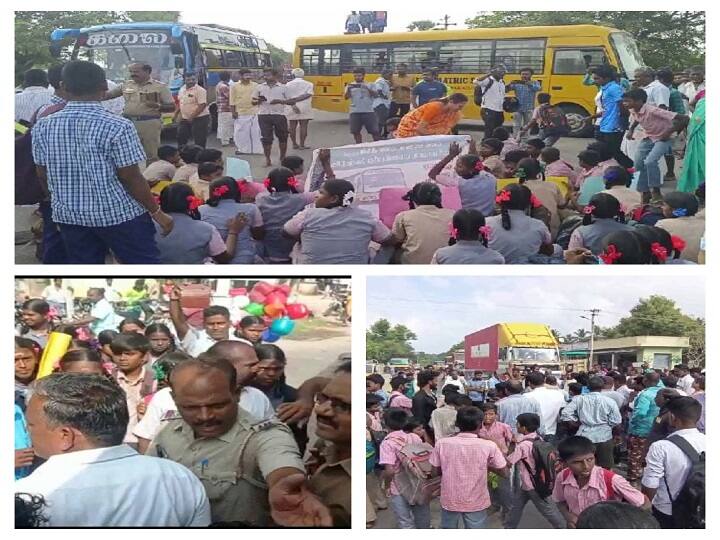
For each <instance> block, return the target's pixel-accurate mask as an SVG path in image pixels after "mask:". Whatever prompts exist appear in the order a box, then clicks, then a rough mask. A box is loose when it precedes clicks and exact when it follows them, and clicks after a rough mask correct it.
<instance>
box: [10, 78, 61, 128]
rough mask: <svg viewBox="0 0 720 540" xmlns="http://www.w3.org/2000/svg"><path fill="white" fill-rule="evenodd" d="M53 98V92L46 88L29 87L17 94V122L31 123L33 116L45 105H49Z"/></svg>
mask: <svg viewBox="0 0 720 540" xmlns="http://www.w3.org/2000/svg"><path fill="white" fill-rule="evenodd" d="M51 98H52V90H50V89H49V88H46V87H44V86H28V87H27V88H25V89H24V90H23V91H22V92H20V93H19V94H15V121H16V122H19V121H20V120H24V121H26V122H30V120H32V117H33V115H34V114H35V113H36V112H37V110H38V109H39V108H40V107H42V106H43V105H48V104H49V103H50V99H51Z"/></svg>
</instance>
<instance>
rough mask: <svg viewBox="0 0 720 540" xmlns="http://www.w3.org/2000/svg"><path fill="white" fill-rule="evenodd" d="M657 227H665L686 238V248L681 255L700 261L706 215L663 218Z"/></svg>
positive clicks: (672, 233) (689, 259)
mask: <svg viewBox="0 0 720 540" xmlns="http://www.w3.org/2000/svg"><path fill="white" fill-rule="evenodd" d="M655 226H656V227H660V228H661V229H665V230H666V231H667V232H669V233H670V234H671V235H675V236H679V237H680V238H682V239H683V240H685V249H683V251H682V254H681V255H680V258H681V259H684V260H686V261H692V262H694V263H697V262H698V256H699V254H700V241H701V240H702V237H703V236H704V235H705V216H704V215H701V216H698V215H694V216H688V217H679V218H673V219H661V220H660V221H658V222H657V223H656V224H655Z"/></svg>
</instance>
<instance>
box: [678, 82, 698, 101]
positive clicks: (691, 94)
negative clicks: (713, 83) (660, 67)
mask: <svg viewBox="0 0 720 540" xmlns="http://www.w3.org/2000/svg"><path fill="white" fill-rule="evenodd" d="M680 86H681V87H683V89H682V90H680V87H678V90H680V93H682V94H685V95H686V96H687V98H688V101H692V100H693V99H695V96H696V95H697V93H698V92H699V91H700V90H704V89H705V83H704V82H701V83H700V84H698V85H697V86H695V83H694V82H692V81H689V82H686V83H685V85H684V86H683V85H680Z"/></svg>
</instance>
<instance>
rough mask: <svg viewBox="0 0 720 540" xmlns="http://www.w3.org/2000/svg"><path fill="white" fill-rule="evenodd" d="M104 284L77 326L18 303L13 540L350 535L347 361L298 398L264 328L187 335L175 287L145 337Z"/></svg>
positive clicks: (201, 326) (228, 324) (39, 306)
mask: <svg viewBox="0 0 720 540" xmlns="http://www.w3.org/2000/svg"><path fill="white" fill-rule="evenodd" d="M108 281H110V283H108V288H107V289H104V288H91V289H89V290H88V291H87V299H86V300H84V301H83V303H89V304H90V306H89V310H87V311H84V312H82V313H78V312H76V313H75V314H74V315H72V314H71V313H66V314H65V315H61V314H60V313H59V312H58V311H57V310H56V309H55V307H53V305H51V301H50V299H49V297H48V300H45V299H42V298H27V295H24V297H25V299H22V298H21V299H20V300H22V303H21V305H20V306H19V317H18V327H17V328H16V337H15V480H16V482H15V493H16V497H15V508H16V526H17V527H37V526H50V527H62V526H65V527H67V526H69V527H73V526H75V527H77V526H80V527H82V526H85V527H110V526H126V527H132V526H136V527H137V526H145V527H168V526H174V527H206V526H213V527H268V526H270V527H273V526H275V527H349V526H350V474H351V472H350V463H351V460H350V436H351V430H350V413H351V400H350V391H351V390H350V388H351V383H350V380H351V376H350V371H351V369H350V360H349V355H346V356H343V357H341V358H338V359H337V360H333V361H330V362H323V363H322V364H321V365H322V366H325V365H327V367H325V368H323V369H322V370H321V369H320V367H318V373H317V375H315V376H313V377H310V378H308V379H307V380H305V381H304V382H302V384H300V385H299V386H298V387H297V388H296V387H294V386H291V385H290V384H288V382H287V381H286V377H285V367H286V365H287V363H289V362H292V361H293V359H292V358H291V357H290V358H288V357H286V354H285V352H284V351H283V348H282V347H280V346H278V345H276V344H271V343H265V342H263V336H264V335H265V333H264V331H265V329H266V326H267V323H266V321H265V320H264V319H263V318H262V317H256V316H245V317H242V318H241V319H239V320H235V319H234V317H233V315H232V314H231V311H230V310H228V308H226V307H224V306H222V305H210V306H209V307H207V308H205V309H204V310H201V313H200V314H199V320H198V321H197V322H193V321H195V318H196V317H193V316H192V314H188V313H186V310H185V309H184V308H183V304H182V300H183V294H188V295H189V294H190V293H189V292H187V290H188V289H186V288H184V287H183V286H182V285H181V284H180V283H177V282H175V283H173V282H172V280H168V281H166V282H165V283H164V285H162V288H163V290H164V291H165V294H166V295H167V296H168V298H169V320H168V321H166V322H162V323H161V322H153V323H152V324H147V326H146V324H145V322H143V321H142V320H141V318H140V317H131V316H126V317H125V318H122V316H120V315H119V313H118V312H117V306H116V303H111V302H110V301H109V300H108V296H110V295H112V294H117V292H118V291H117V290H116V288H113V286H112V282H111V280H108ZM52 287H53V289H57V290H58V291H63V289H64V287H63V283H62V280H55V283H54V284H53V286H52ZM46 291H47V290H46ZM133 291H135V294H132V293H130V294H127V293H126V294H125V295H124V298H125V299H127V298H128V297H132V298H135V299H137V300H138V302H142V301H143V300H147V299H148V296H149V295H150V293H151V291H149V290H148V287H147V286H146V285H145V284H144V283H142V282H140V283H136V284H135V287H133ZM51 292H52V291H51ZM141 293H144V294H141ZM58 294H60V293H58ZM71 296H72V294H71ZM123 306H125V304H123ZM78 311H79V309H78ZM196 311H197V310H196ZM318 354H321V353H320V351H318ZM319 365H320V364H319Z"/></svg>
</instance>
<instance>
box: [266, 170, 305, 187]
mask: <svg viewBox="0 0 720 540" xmlns="http://www.w3.org/2000/svg"><path fill="white" fill-rule="evenodd" d="M263 184H264V185H265V189H267V190H268V191H269V192H270V193H280V192H283V191H289V192H290V193H297V192H298V190H297V187H298V181H297V180H296V179H295V176H294V173H293V172H292V171H291V170H290V169H288V168H287V167H276V168H275V169H273V170H271V171H270V172H269V173H268V175H267V178H266V179H265V180H264V181H263Z"/></svg>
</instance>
